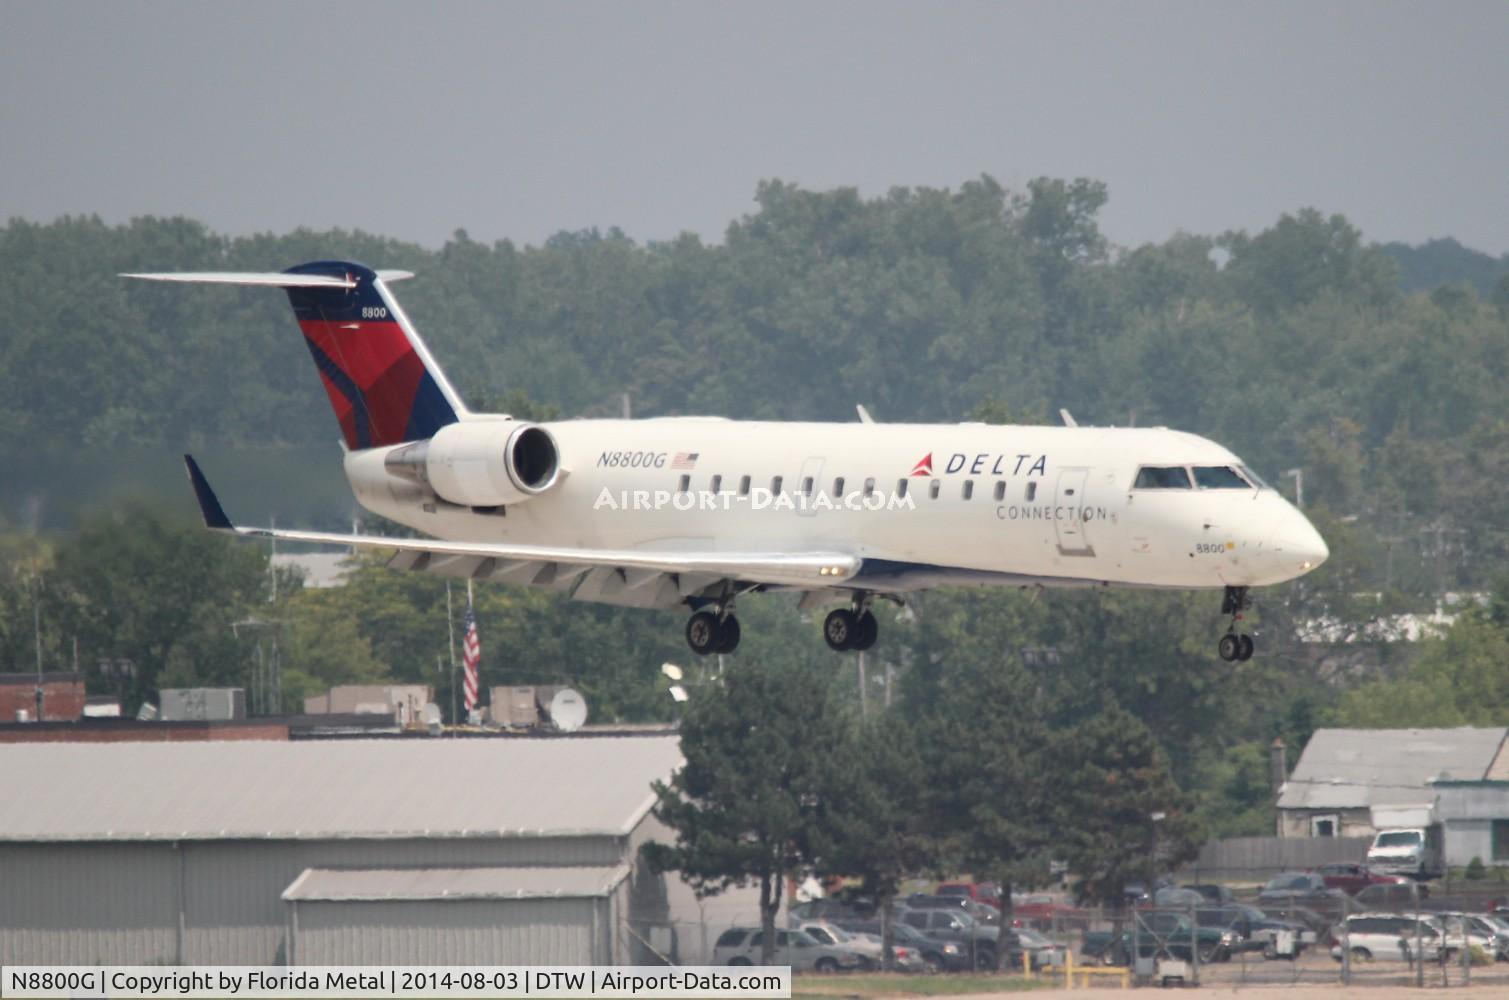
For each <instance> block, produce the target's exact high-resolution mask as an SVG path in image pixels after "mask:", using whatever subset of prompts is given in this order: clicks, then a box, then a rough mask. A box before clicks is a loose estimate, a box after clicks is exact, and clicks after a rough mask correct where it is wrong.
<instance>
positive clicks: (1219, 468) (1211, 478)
mask: <svg viewBox="0 0 1509 1000" xmlns="http://www.w3.org/2000/svg"><path fill="white" fill-rule="evenodd" d="M1195 485H1196V486H1198V487H1200V489H1202V490H1250V489H1252V484H1251V483H1249V482H1247V480H1245V479H1243V478H1242V477H1241V476H1239V475H1237V471H1236V470H1235V469H1233V468H1232V467H1231V466H1229V465H1197V466H1195Z"/></svg>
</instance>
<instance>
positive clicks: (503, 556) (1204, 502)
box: [126, 261, 1328, 661]
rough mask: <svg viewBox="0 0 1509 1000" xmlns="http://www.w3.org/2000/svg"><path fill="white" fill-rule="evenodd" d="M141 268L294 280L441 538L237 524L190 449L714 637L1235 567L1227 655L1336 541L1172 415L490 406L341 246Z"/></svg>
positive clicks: (399, 492)
mask: <svg viewBox="0 0 1509 1000" xmlns="http://www.w3.org/2000/svg"><path fill="white" fill-rule="evenodd" d="M126 277H130V278H144V279H149V280H153V281H178V282H195V283H215V284H231V285H263V286H271V287H276V288H282V289H284V290H285V291H286V292H287V294H288V298H289V300H290V302H291V303H292V305H293V310H294V314H295V315H296V316H297V317H298V322H299V327H300V329H301V330H302V331H303V333H304V340H305V342H306V343H307V344H308V346H309V352H310V353H311V354H312V355H313V356H314V363H315V367H316V368H317V369H318V370H319V373H320V378H321V380H322V381H323V382H324V385H325V391H326V393H328V394H329V397H330V403H331V405H332V406H333V407H334V408H335V415H336V418H337V419H338V420H339V422H340V426H341V431H342V434H343V435H344V442H343V443H344V449H345V470H346V478H347V479H348V480H349V481H350V483H351V489H352V491H353V492H354V493H355V495H356V498H357V500H358V501H359V502H360V503H361V504H362V506H363V507H365V508H367V509H368V510H370V511H372V512H374V513H376V514H381V515H382V516H384V517H388V518H392V519H393V520H394V521H397V522H399V523H401V524H405V525H408V526H410V527H412V528H414V529H416V530H418V531H420V532H423V533H424V534H426V535H429V536H431V537H430V538H429V539H408V538H388V537H382V536H373V535H359V534H357V535H342V534H330V533H325V532H313V531H284V530H273V529H268V528H244V527H237V526H235V525H233V524H232V523H231V521H230V519H229V518H228V517H226V515H225V512H224V509H223V508H222V507H221V505H220V502H219V500H218V499H217V498H216V496H215V494H214V492H213V491H212V490H211V489H210V486H209V483H208V481H207V480H206V479H205V477H204V475H203V473H202V472H201V471H200V469H199V466H198V465H197V464H196V463H195V462H194V459H193V458H192V457H190V456H185V460H186V463H187V465H188V471H189V477H190V480H191V482H192V484H193V487H194V492H195V494H196V496H197V498H198V500H199V505H200V508H201V511H202V512H203V515H204V519H205V523H206V525H207V526H208V527H210V528H213V529H218V530H222V531H230V532H234V533H236V534H239V535H244V536H249V537H257V538H282V539H287V540H290V541H299V542H317V543H322V544H328V545H343V546H368V547H376V548H383V549H391V550H394V551H395V554H394V556H393V558H392V561H391V563H390V565H392V566H395V567H398V568H402V569H410V570H422V571H425V572H430V573H438V574H441V575H445V576H454V577H469V578H474V579H479V580H501V581H504V582H508V583H518V584H530V585H535V586H542V587H550V588H552V589H555V590H557V591H561V592H563V593H566V594H569V595H570V596H571V597H573V598H576V599H577V600H584V601H601V602H605V603H608V604H619V605H628V606H631V607H642V608H673V607H678V606H681V607H686V608H688V609H689V610H690V611H691V612H692V614H691V618H690V620H689V621H688V623H687V627H686V638H687V642H688V643H689V644H690V645H691V648H692V649H693V650H694V651H695V652H697V653H701V654H707V653H715V652H730V651H732V650H733V649H734V647H735V646H737V645H738V643H739V621H738V619H737V618H736V617H735V616H734V609H735V604H736V602H737V601H738V600H740V599H741V598H743V597H744V596H745V595H747V594H751V593H756V592H763V591H778V590H791V591H801V592H803V596H802V599H801V607H802V608H804V609H808V608H816V607H822V606H826V605H834V604H837V605H839V607H837V608H835V609H834V610H832V611H830V612H829V613H828V615H827V617H826V619H825V620H824V622H823V637H824V639H826V640H827V643H828V645H829V646H830V647H832V648H833V649H835V650H840V651H842V650H863V649H868V648H869V647H870V646H871V645H873V644H874V642H875V640H876V633H877V625H876V621H875V615H874V614H873V613H872V612H871V610H870V609H871V605H872V604H873V603H874V601H875V600H876V599H885V600H890V601H894V602H897V603H901V602H902V601H903V600H904V595H905V594H907V593H909V592H913V591H918V590H926V589H929V588H932V587H945V586H1010V587H1160V588H1210V589H1218V588H1219V589H1223V590H1224V601H1223V606H1222V614H1224V615H1230V625H1229V627H1228V629H1227V631H1226V633H1225V634H1224V635H1223V636H1222V637H1221V639H1220V645H1219V652H1220V655H1221V657H1222V658H1223V659H1226V660H1228V661H1230V660H1245V659H1247V658H1248V657H1250V656H1251V655H1252V638H1251V637H1250V636H1249V635H1247V634H1245V633H1244V632H1243V631H1242V628H1241V618H1242V612H1243V610H1245V609H1246V608H1247V607H1248V606H1249V598H1248V589H1249V588H1251V587H1258V586H1265V585H1268V584H1276V583H1282V582H1284V581H1286V580H1292V579H1294V578H1295V577H1298V576H1300V575H1301V574H1303V573H1306V572H1308V571H1310V570H1312V569H1314V568H1315V567H1316V566H1319V565H1320V564H1321V563H1322V562H1323V561H1325V559H1326V556H1327V555H1328V552H1327V549H1326V544H1325V542H1324V541H1323V540H1322V539H1321V537H1320V535H1319V534H1318V533H1317V532H1316V531H1315V528H1314V527H1313V526H1311V524H1310V522H1309V521H1307V520H1306V519H1305V517H1304V515H1303V514H1301V513H1300V512H1299V511H1298V510H1296V509H1295V508H1294V507H1292V506H1290V505H1289V504H1288V503H1287V502H1286V501H1285V500H1284V498H1283V497H1281V496H1279V494H1278V493H1277V491H1275V490H1274V489H1272V488H1271V487H1269V486H1267V485H1266V484H1265V483H1264V482H1263V481H1262V480H1261V479H1259V478H1258V477H1257V476H1256V475H1255V474H1254V473H1253V472H1252V471H1251V470H1250V469H1248V468H1247V467H1246V466H1245V465H1243V464H1242V462H1241V460H1240V459H1238V458H1237V457H1236V456H1235V455H1233V454H1232V453H1231V452H1229V451H1227V450H1226V449H1225V448H1223V447H1221V446H1220V445H1218V444H1216V443H1214V442H1212V441H1208V440H1206V439H1204V438H1201V437H1196V436H1195V435H1193V434H1186V433H1183V432H1180V431H1172V430H1168V429H1166V428H1105V427H1078V426H1072V421H1067V420H1066V422H1068V423H1070V424H1071V426H1065V427H1026V426H1022V427H1018V426H987V425H984V424H883V423H874V422H872V421H870V420H869V419H868V416H867V415H866V414H865V413H864V412H863V410H862V409H861V412H860V416H861V420H860V422H858V423H853V424H819V423H771V422H757V421H734V420H727V419H723V418H720V417H659V418H654V419H648V420H560V421H551V422H548V423H530V422H527V421H523V420H515V419H513V418H512V417H510V416H507V415H503V414H484V413H472V412H471V411H469V410H468V409H467V408H466V405H465V404H464V403H463V402H462V401H461V397H460V396H459V395H458V394H457V393H456V390H455V389H454V388H453V387H452V386H451V384H450V382H449V381H448V380H447V379H446V377H445V374H444V373H443V372H441V370H440V367H439V366H438V365H437V364H436V363H435V359H434V357H433V356H432V355H431V354H430V352H429V350H428V349H427V348H426V347H425V345H424V342H423V341H421V340H420V339H419V336H418V334H416V333H415V332H414V328H413V326H412V325H411V324H410V323H409V320H408V317H406V316H405V315H404V312H403V310H402V309H401V308H400V307H399V305H398V302H397V300H396V299H394V297H393V295H392V293H391V291H390V290H389V285H390V284H392V283H393V282H395V281H398V280H400V279H402V278H408V277H412V275H410V274H409V273H407V272H403V271H373V270H370V269H368V268H366V267H363V266H362V265H360V264H354V263H349V262H345V261H317V262H314V263H309V264H301V265H299V266H297V267H293V268H290V269H288V270H287V271H285V272H282V273H276V274H229V273H203V274H131V275H126Z"/></svg>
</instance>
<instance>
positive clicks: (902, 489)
mask: <svg viewBox="0 0 1509 1000" xmlns="http://www.w3.org/2000/svg"><path fill="white" fill-rule="evenodd" d="M909 485H910V481H909V480H906V479H898V480H896V499H897V500H900V499H901V498H903V497H905V496H906V489H907V487H908V486H909Z"/></svg>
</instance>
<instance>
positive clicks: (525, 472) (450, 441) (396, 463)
mask: <svg viewBox="0 0 1509 1000" xmlns="http://www.w3.org/2000/svg"><path fill="white" fill-rule="evenodd" d="M560 454H561V453H560V449H559V448H558V447H557V446H556V443H555V438H554V437H552V436H551V434H550V432H549V431H547V430H546V429H545V428H543V427H541V426H539V425H538V424H526V423H519V422H518V421H514V420H476V421H463V422H461V423H457V424H447V425H446V426H445V427H442V428H441V429H440V430H439V431H438V432H436V434H435V436H434V437H432V438H430V439H429V440H428V441H416V442H414V443H413V444H410V445H405V446H404V447H402V448H397V449H394V450H393V451H392V452H390V453H389V454H388V456H387V457H386V458H385V459H384V460H383V465H384V467H386V468H387V470H388V471H389V472H390V473H392V474H393V475H395V476H399V477H401V478H403V479H407V480H409V481H411V482H415V483H419V484H420V485H422V486H425V487H427V488H428V489H429V490H431V491H432V492H433V493H434V494H435V495H436V496H437V497H439V498H440V499H442V500H445V501H448V502H450V503H454V504H459V505H461V506H463V507H496V506H499V505H501V504H511V503H522V502H523V501H525V500H528V499H529V498H530V497H534V496H538V495H539V494H541V493H544V492H545V491H546V490H548V489H550V488H551V487H552V486H554V485H555V484H556V481H557V480H559V479H560V475H561V459H560Z"/></svg>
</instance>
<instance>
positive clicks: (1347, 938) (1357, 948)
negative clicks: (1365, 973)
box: [1331, 913, 1440, 962]
mask: <svg viewBox="0 0 1509 1000" xmlns="http://www.w3.org/2000/svg"><path fill="white" fill-rule="evenodd" d="M1415 934H1416V928H1415V920H1414V918H1413V917H1404V916H1400V915H1399V914H1397V913H1376V914H1373V913H1362V914H1357V915H1355V916H1350V917H1347V918H1346V920H1345V921H1343V922H1342V923H1341V924H1338V925H1337V927H1336V930H1335V931H1334V932H1332V939H1333V940H1335V942H1336V943H1335V944H1334V945H1332V946H1331V957H1332V958H1334V959H1336V960H1337V961H1338V962H1339V961H1341V956H1342V953H1343V950H1344V949H1350V950H1351V952H1352V961H1353V962H1374V961H1399V962H1407V961H1409V960H1410V956H1411V954H1412V952H1413V949H1414V944H1413V942H1414V940H1415ZM1419 935H1420V940H1421V941H1422V943H1425V945H1424V947H1425V953H1426V954H1430V953H1432V950H1438V949H1439V944H1438V942H1439V936H1440V932H1439V929H1438V928H1436V927H1435V926H1433V925H1431V924H1430V923H1429V922H1422V923H1421V925H1420V928H1419Z"/></svg>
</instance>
